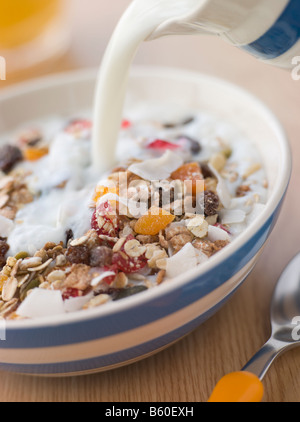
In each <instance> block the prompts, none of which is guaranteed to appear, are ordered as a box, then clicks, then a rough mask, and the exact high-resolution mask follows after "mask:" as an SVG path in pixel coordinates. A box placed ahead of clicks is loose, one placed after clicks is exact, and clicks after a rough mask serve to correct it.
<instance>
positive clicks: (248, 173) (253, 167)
mask: <svg viewBox="0 0 300 422" xmlns="http://www.w3.org/2000/svg"><path fill="white" fill-rule="evenodd" d="M260 169H261V164H260V163H256V164H252V165H251V166H250V167H248V169H247V170H246V171H245V173H244V174H243V179H244V180H246V179H248V177H249V176H252V174H254V173H256V172H257V171H259V170H260Z"/></svg>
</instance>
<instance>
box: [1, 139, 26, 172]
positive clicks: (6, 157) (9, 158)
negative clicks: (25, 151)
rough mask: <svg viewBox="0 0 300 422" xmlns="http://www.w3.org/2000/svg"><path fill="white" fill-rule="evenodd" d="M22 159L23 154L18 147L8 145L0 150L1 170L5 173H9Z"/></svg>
mask: <svg viewBox="0 0 300 422" xmlns="http://www.w3.org/2000/svg"><path fill="white" fill-rule="evenodd" d="M22 159H23V156H22V152H21V150H20V149H19V148H18V147H14V146H13V145H8V144H7V145H4V146H3V147H1V148H0V170H2V171H3V172H4V173H9V172H10V171H11V170H12V168H13V167H14V165H15V164H17V163H18V162H19V161H21V160H22Z"/></svg>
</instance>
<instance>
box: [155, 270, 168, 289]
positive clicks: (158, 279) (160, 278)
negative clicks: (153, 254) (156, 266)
mask: <svg viewBox="0 0 300 422" xmlns="http://www.w3.org/2000/svg"><path fill="white" fill-rule="evenodd" d="M165 276H166V271H165V270H161V271H159V273H158V274H157V277H156V283H157V285H159V284H161V283H162V282H163V281H164V278H165Z"/></svg>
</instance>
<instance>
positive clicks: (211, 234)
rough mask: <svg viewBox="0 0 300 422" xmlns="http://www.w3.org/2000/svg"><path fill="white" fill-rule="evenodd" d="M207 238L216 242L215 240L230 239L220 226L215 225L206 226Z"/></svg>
mask: <svg viewBox="0 0 300 422" xmlns="http://www.w3.org/2000/svg"><path fill="white" fill-rule="evenodd" d="M208 240H210V241H211V242H216V241H217V240H228V241H230V236H229V234H228V233H227V232H226V231H225V230H223V229H221V228H220V227H216V226H209V227H208Z"/></svg>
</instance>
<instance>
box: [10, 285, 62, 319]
mask: <svg viewBox="0 0 300 422" xmlns="http://www.w3.org/2000/svg"><path fill="white" fill-rule="evenodd" d="M16 312H17V314H18V315H20V316H21V317H24V318H40V317H45V316H52V315H61V314H64V313H65V309H64V302H63V299H62V295H61V292H60V291H59V290H45V289H39V288H36V289H34V290H33V291H32V292H31V293H30V294H29V295H28V296H27V297H26V299H25V300H24V302H23V303H22V304H21V305H20V306H19V308H18V310H17V311H16Z"/></svg>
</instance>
